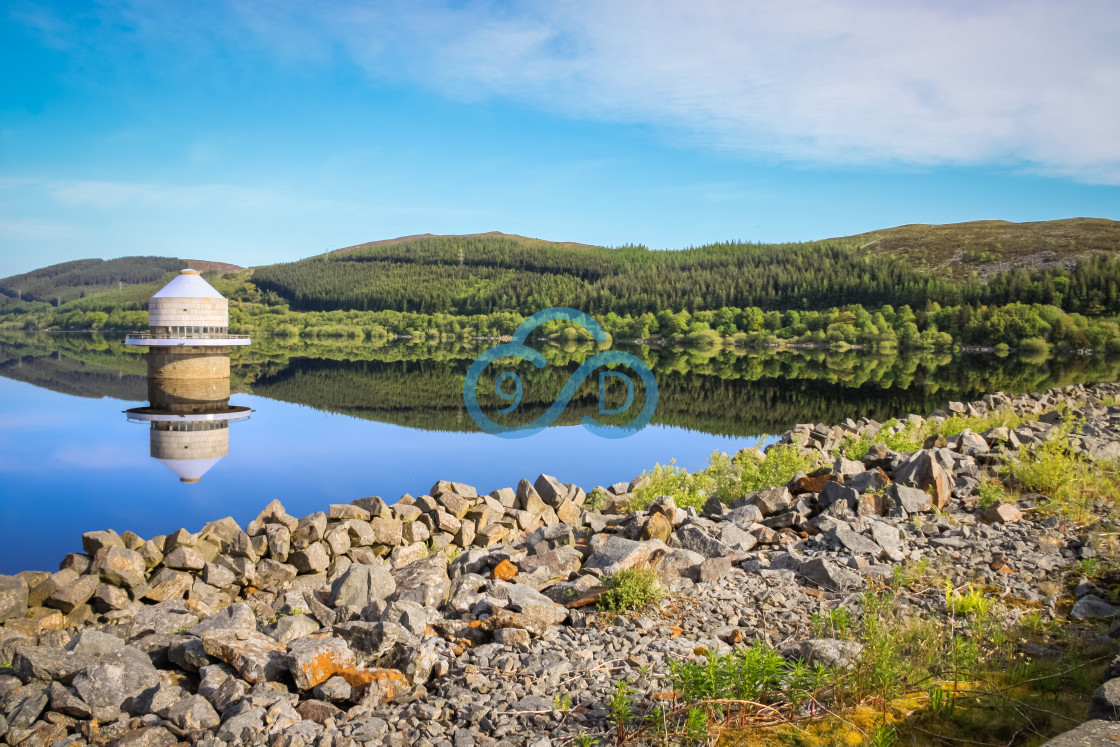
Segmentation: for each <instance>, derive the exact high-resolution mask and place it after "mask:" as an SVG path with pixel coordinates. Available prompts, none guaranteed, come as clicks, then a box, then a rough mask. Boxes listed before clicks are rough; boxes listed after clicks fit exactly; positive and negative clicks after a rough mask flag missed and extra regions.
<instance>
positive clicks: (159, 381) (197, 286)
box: [125, 270, 252, 483]
mask: <svg viewBox="0 0 1120 747" xmlns="http://www.w3.org/2000/svg"><path fill="white" fill-rule="evenodd" d="M249 342H250V341H249V338H248V336H246V335H231V334H230V333H229V302H228V301H227V300H226V299H225V298H224V297H223V296H222V294H221V293H218V291H217V290H215V289H214V287H213V286H212V285H210V284H209V283H207V282H206V281H205V280H203V278H202V276H201V275H200V274H199V273H198V271H197V270H183V271H182V272H181V273H180V274H179V275H178V276H177V277H176V278H175V279H173V280H172V281H171V282H170V283H168V284H167V285H165V286H164V287H163V288H162V289H161V290H160V291H159V292H158V293H156V294H155V295H154V296H152V298H151V301H149V303H148V331H147V332H137V333H133V334H130V335H128V337H126V338H125V344H126V345H144V346H146V347H147V348H148V353H147V360H148V405H149V406H148V407H137V408H133V409H131V410H126V411H125V413H126V415H127V416H128V420H129V421H130V422H135V423H149V424H150V428H151V455H152V458H154V459H156V460H158V461H159V462H160V463H161V464H163V465H164V466H165V467H167V468H168V469H170V470H171V471H172V472H173V473H174V474H175V475H177V476H178V477H179V480H180V482H184V483H196V482H198V481H199V480H201V479H202V476H203V475H204V474H205V473H206V472H207V471H208V470H209V469H210V468H211V467H213V466H214V465H215V464H217V463H218V461H219V460H220V459H221V458H222V457H224V456H226V455H228V454H229V424H230V423H231V422H235V421H239V420H247V419H248V418H249V413H251V412H252V410H250V409H249V408H248V407H235V406H230V404H229V396H230V385H229V374H230V371H229V351H230V348H231V347H232V346H236V345H248V344H249Z"/></svg>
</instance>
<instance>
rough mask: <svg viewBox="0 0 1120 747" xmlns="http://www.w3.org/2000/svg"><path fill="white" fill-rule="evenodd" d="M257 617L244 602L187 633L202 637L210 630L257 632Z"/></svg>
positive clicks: (234, 605) (229, 607)
mask: <svg viewBox="0 0 1120 747" xmlns="http://www.w3.org/2000/svg"><path fill="white" fill-rule="evenodd" d="M256 628H257V616H256V615H255V614H254V613H253V608H252V607H250V606H249V605H247V604H245V603H244V602H237V603H236V604H231V605H230V606H228V607H226V608H225V609H222V610H219V611H217V612H215V613H214V614H213V615H210V617H208V618H206V619H205V620H203V621H202V622H200V623H198V624H197V625H195V626H194V627H192V628H190V629H189V630H188V631H187V633H189V634H190V635H193V636H201V635H202V634H203V633H205V632H207V631H210V630H256Z"/></svg>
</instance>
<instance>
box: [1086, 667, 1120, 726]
mask: <svg viewBox="0 0 1120 747" xmlns="http://www.w3.org/2000/svg"><path fill="white" fill-rule="evenodd" d="M1096 718H1099V719H1104V720H1105V721H1120V679H1115V678H1114V679H1111V680H1108V681H1107V682H1105V683H1104V684H1103V685H1101V686H1100V687H1098V688H1097V689H1096V690H1095V691H1094V692H1093V701H1092V703H1090V704H1089V719H1090V720H1091V719H1096Z"/></svg>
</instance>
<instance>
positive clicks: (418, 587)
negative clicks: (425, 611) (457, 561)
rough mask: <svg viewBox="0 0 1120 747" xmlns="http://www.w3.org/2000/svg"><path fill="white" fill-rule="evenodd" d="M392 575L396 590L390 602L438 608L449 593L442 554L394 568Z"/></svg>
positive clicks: (448, 579)
mask: <svg viewBox="0 0 1120 747" xmlns="http://www.w3.org/2000/svg"><path fill="white" fill-rule="evenodd" d="M392 575H393V580H394V581H395V582H396V585H397V588H396V591H395V592H394V593H393V594H392V595H391V596H390V597H389V599H390V600H391V601H411V602H416V603H417V604H421V605H424V606H425V607H438V606H439V605H441V604H443V602H445V601H446V600H447V598H448V595H449V594H450V593H451V578H450V577H449V576H448V575H447V558H446V556H444V555H443V554H442V553H437V554H435V555H432V556H430V557H427V558H421V559H420V560H414V561H413V562H411V563H409V564H408V565H405V566H401V567H400V568H394V569H393V570H392Z"/></svg>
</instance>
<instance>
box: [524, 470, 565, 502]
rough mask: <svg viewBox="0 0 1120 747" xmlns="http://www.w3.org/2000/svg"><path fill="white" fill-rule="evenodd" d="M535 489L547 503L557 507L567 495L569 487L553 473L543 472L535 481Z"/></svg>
mask: <svg viewBox="0 0 1120 747" xmlns="http://www.w3.org/2000/svg"><path fill="white" fill-rule="evenodd" d="M533 489H534V490H536V491H537V495H539V496H540V498H541V500H542V501H544V502H545V504H546V505H549V506H552V507H553V508H556V507H557V506H559V505H560V503H561V502H562V501H563V500H564V499H565V498H566V497H567V495H568V489H567V488H566V487H565V486H564V484H563V483H561V482H560V481H559V480H557V479H556V478H555V477H552V476H551V475H545V474H542V475H540V476H539V477H537V479H536V481H535V482H534V483H533Z"/></svg>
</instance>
